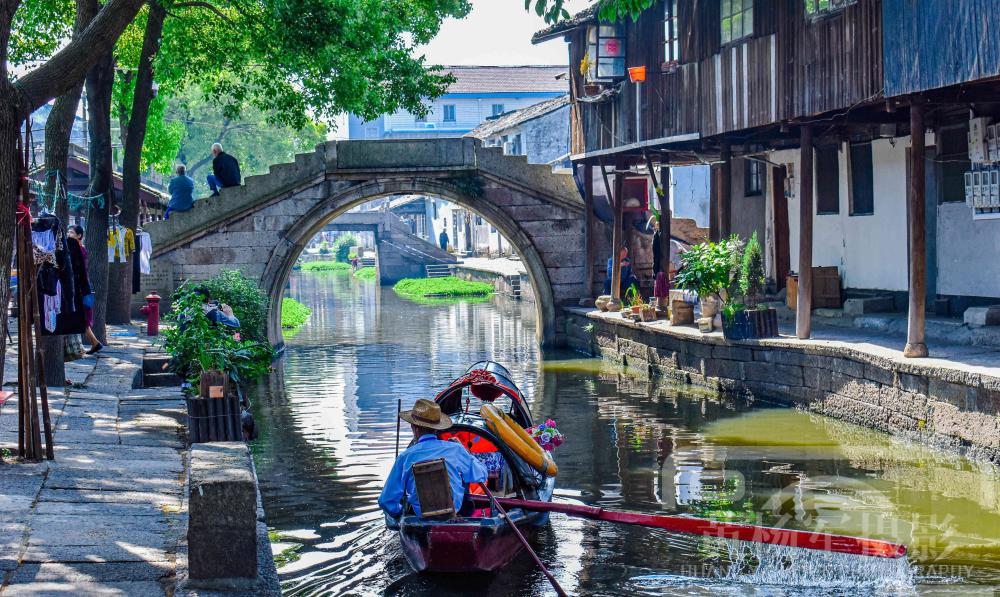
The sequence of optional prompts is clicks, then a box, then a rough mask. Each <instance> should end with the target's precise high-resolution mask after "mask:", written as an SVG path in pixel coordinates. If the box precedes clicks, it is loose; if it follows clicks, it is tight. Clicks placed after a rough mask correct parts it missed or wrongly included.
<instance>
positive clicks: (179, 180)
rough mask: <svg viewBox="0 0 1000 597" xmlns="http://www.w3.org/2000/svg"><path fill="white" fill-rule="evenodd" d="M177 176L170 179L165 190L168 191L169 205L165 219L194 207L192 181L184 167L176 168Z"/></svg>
mask: <svg viewBox="0 0 1000 597" xmlns="http://www.w3.org/2000/svg"><path fill="white" fill-rule="evenodd" d="M176 172H177V176H175V177H173V178H171V179H170V185H169V186H168V187H167V190H168V191H170V203H168V204H167V213H166V214H165V215H164V217H165V218H166V219H168V220H169V219H170V214H171V212H175V211H187V210H189V209H191V208H192V207H194V179H193V178H191V177H190V176H188V175H187V170H186V169H185V168H184V165H183V164H182V165H180V166H177V170H176Z"/></svg>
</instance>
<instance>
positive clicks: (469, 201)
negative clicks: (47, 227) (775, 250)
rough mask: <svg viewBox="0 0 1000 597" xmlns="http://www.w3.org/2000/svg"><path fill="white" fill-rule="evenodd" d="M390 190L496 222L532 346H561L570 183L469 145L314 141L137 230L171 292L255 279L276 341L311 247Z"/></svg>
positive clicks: (574, 215) (572, 208)
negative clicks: (527, 316)
mask: <svg viewBox="0 0 1000 597" xmlns="http://www.w3.org/2000/svg"><path fill="white" fill-rule="evenodd" d="M401 194H425V195H432V196H438V197H442V198H444V199H447V200H449V201H452V202H455V203H457V204H459V205H462V206H464V207H467V208H469V209H471V210H473V211H475V212H476V213H478V214H480V215H482V216H483V217H484V218H486V219H487V220H488V221H489V222H490V223H491V224H493V225H494V226H496V227H497V229H499V230H500V232H501V233H502V234H503V235H504V236H505V237H506V238H507V239H509V240H510V242H511V243H512V244H513V245H514V247H516V248H517V250H518V252H519V254H520V255H521V256H522V259H523V261H524V263H525V265H526V266H527V269H528V272H529V277H530V279H531V281H532V284H533V286H534V289H535V294H536V306H537V308H538V311H539V313H538V315H539V317H538V321H539V322H540V323H541V325H540V326H539V335H540V337H541V339H542V340H543V342H544V343H547V344H555V343H558V342H559V341H560V338H559V337H558V336H557V329H561V326H557V325H556V323H557V322H556V317H557V312H558V309H557V307H558V306H559V305H560V304H571V303H575V302H576V301H577V300H578V299H579V298H580V297H582V296H584V295H585V294H586V289H585V284H584V275H585V268H584V262H585V254H586V247H585V230H584V228H585V223H584V217H583V201H582V199H581V197H580V195H579V192H578V191H577V187H576V184H575V181H574V180H573V178H572V176H571V175H569V174H562V173H553V171H552V170H551V168H549V167H548V166H542V165H534V164H528V163H527V161H526V160H525V159H524V158H523V157H516V156H504V155H503V153H502V152H501V151H500V150H499V149H498V148H492V147H483V146H482V145H481V144H480V142H479V141H477V140H473V139H434V140H430V139H415V140H388V141H331V142H327V143H324V144H321V145H319V146H318V147H317V148H316V150H315V151H314V152H312V153H308V154H301V155H298V156H296V158H295V161H294V162H293V163H289V164H279V165H276V166H272V167H271V169H270V173H269V174H266V175H261V176H250V177H247V178H246V180H245V181H244V185H243V186H240V187H233V188H227V189H223V190H222V192H221V194H220V196H218V197H212V198H208V199H203V200H199V201H197V202H195V206H194V208H193V209H191V210H190V211H187V212H182V213H176V214H173V215H172V216H171V218H170V220H167V221H163V222H154V223H151V224H150V225H148V227H147V229H148V231H149V232H150V235H151V236H152V238H153V246H154V253H153V269H154V275H159V277H160V278H164V277H170V278H171V279H172V282H173V284H172V286H173V287H176V286H177V285H178V284H180V283H182V282H183V281H185V280H192V281H194V280H202V279H207V278H210V277H212V276H215V275H217V274H218V273H219V272H220V271H222V270H224V269H239V270H241V271H242V272H243V273H244V274H245V275H248V276H251V277H254V278H256V279H258V280H259V281H260V285H261V287H262V288H263V289H265V290H266V291H268V292H269V294H270V296H271V299H272V300H271V305H272V306H271V317H270V324H269V336H270V338H271V340H272V341H273V342H275V343H276V344H280V343H281V330H280V305H281V300H280V299H281V297H282V294H283V292H284V287H285V284H286V282H287V279H288V275H289V272H290V271H291V268H292V265H294V263H295V261H296V259H297V258H298V256H299V255H300V254H301V252H302V250H303V249H304V247H305V246H306V244H307V243H308V242H309V241H310V239H312V237H313V236H315V234H316V233H317V232H319V231H320V230H322V229H323V227H324V226H325V225H327V224H329V223H330V222H331V221H332V220H334V219H335V218H337V217H338V216H340V215H341V214H344V213H345V212H347V211H348V210H350V209H351V208H352V207H354V206H356V205H360V204H362V203H364V202H367V201H371V200H373V199H377V198H380V197H386V196H390V195H401ZM160 290H161V292H169V291H171V290H172V288H161V289H160Z"/></svg>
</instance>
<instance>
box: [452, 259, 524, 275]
mask: <svg viewBox="0 0 1000 597" xmlns="http://www.w3.org/2000/svg"><path fill="white" fill-rule="evenodd" d="M457 265H458V266H459V267H466V268H469V269H475V270H479V271H484V272H492V273H494V274H500V275H502V276H517V275H521V274H526V273H528V268H526V267H525V266H524V263H523V262H522V261H521V260H520V259H507V258H500V259H487V258H485V257H464V258H462V261H461V262H459V263H458V264H457Z"/></svg>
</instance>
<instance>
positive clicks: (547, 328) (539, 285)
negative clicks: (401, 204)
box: [261, 177, 556, 344]
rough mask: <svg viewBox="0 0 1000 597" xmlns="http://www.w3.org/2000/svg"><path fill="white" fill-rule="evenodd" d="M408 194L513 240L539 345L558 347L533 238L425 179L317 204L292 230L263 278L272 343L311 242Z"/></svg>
mask: <svg viewBox="0 0 1000 597" xmlns="http://www.w3.org/2000/svg"><path fill="white" fill-rule="evenodd" d="M408 194H420V195H433V196H437V197H441V198H443V199H447V200H448V201H451V202H453V203H455V204H458V205H460V206H462V207H465V208H468V209H471V210H472V211H475V212H476V213H478V214H480V215H482V216H483V217H484V218H486V220H488V221H489V222H490V224H491V225H493V226H495V227H496V228H497V230H499V231H500V232H501V234H503V235H504V236H505V237H506V238H507V240H508V241H510V243H511V244H512V245H513V246H514V247H515V248H516V249H517V252H518V254H519V255H520V256H521V259H522V260H523V262H524V264H525V266H526V268H527V270H528V277H529V278H530V279H531V284H532V286H533V287H534V291H535V309H536V311H537V315H538V322H539V326H538V330H537V333H538V337H539V340H541V341H542V343H543V344H552V343H554V342H555V340H556V339H555V333H556V330H555V326H556V306H555V298H554V295H553V292H552V284H551V282H550V281H549V276H548V272H547V271H546V268H545V262H544V261H543V259H542V256H541V255H540V253H539V251H538V249H537V248H536V247H535V246H534V244H533V243H532V240H531V236H530V234H528V233H527V232H525V230H523V229H522V228H521V227H520V226H519V225H518V223H517V222H515V221H513V220H512V219H511V218H510V217H509V216H508V215H507V214H505V213H504V212H503V211H502V210H500V209H498V208H497V206H496V205H495V204H492V203H491V202H490V201H489V200H488V199H486V198H485V197H484V196H479V197H476V196H471V195H469V194H468V193H467V192H465V191H463V190H462V189H460V188H459V187H458V186H457V185H455V184H451V183H449V182H447V181H444V180H441V179H435V178H422V177H412V178H402V179H390V180H379V181H368V182H365V183H362V184H360V185H357V186H352V187H349V188H347V189H345V190H343V191H340V192H339V193H335V194H331V195H330V196H329V197H327V198H326V199H324V200H322V201H320V202H318V203H317V204H316V205H315V206H314V207H313V208H312V209H310V210H309V211H308V212H307V213H306V214H305V215H303V216H302V218H301V219H299V220H298V221H297V222H296V223H295V224H294V225H292V227H291V228H289V229H288V231H287V232H286V234H285V237H284V242H282V243H281V244H279V245H278V246H276V247H275V248H274V251H273V252H272V253H271V256H270V258H269V259H268V262H267V265H266V267H265V268H264V273H263V275H262V276H261V288H263V289H264V290H266V291H267V292H268V294H269V295H270V298H271V313H270V316H269V317H268V338H269V339H270V340H271V342H272V343H274V344H279V343H281V342H282V332H281V302H282V301H281V299H282V297H283V296H284V291H285V286H286V284H287V282H288V277H289V275H290V274H291V271H292V267H293V266H294V265H295V262H296V261H297V260H298V258H299V255H301V254H302V251H303V250H304V249H305V247H306V245H307V244H308V243H309V241H310V240H312V238H313V237H315V236H316V234H318V233H319V232H320V231H321V230H323V228H324V227H325V226H326V225H327V224H329V223H330V222H332V221H333V220H336V219H337V217H338V216H340V215H342V214H344V213H345V212H347V211H349V210H350V209H352V208H354V207H356V206H358V205H362V204H364V203H367V202H369V201H373V200H375V199H380V198H382V197H387V196H392V195H408Z"/></svg>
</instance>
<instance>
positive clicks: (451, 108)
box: [441, 104, 455, 122]
mask: <svg viewBox="0 0 1000 597" xmlns="http://www.w3.org/2000/svg"><path fill="white" fill-rule="evenodd" d="M441 108H442V115H443V118H442V120H443V121H444V122H455V104H445V105H444V106H442V107H441Z"/></svg>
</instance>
